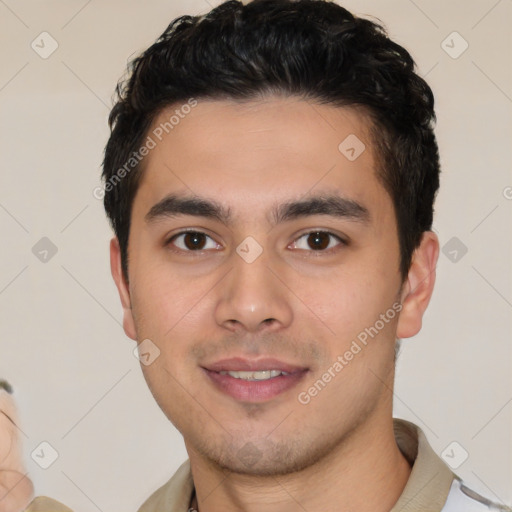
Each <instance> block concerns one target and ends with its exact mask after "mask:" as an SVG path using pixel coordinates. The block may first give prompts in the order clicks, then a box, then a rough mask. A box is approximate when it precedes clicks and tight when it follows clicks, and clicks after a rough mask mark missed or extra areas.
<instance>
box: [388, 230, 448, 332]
mask: <svg viewBox="0 0 512 512" xmlns="http://www.w3.org/2000/svg"><path fill="white" fill-rule="evenodd" d="M438 256H439V240H438V238H437V236H436V234H435V233H433V232H432V231H425V232H424V233H423V236H422V238H421V243H420V245H419V246H418V247H417V248H416V250H415V251H414V254H413V257H412V262H411V267H410V269H409V273H408V275H407V280H406V282H405V283H404V286H403V290H402V311H401V312H400V318H399V320H398V326H397V337H398V338H410V337H411V336H414V335H416V334H418V332H419V331H420V329H421V324H422V318H423V314H424V313H425V311H426V309H427V306H428V304H429V302H430V298H431V297H432V293H433V291H434V283H435V280H436V265H437V259H438Z"/></svg>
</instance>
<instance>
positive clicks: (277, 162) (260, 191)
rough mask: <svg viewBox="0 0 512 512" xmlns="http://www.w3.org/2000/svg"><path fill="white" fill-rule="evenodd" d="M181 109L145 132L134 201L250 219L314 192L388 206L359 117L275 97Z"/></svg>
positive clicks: (367, 126) (355, 112) (199, 103)
mask: <svg viewBox="0 0 512 512" xmlns="http://www.w3.org/2000/svg"><path fill="white" fill-rule="evenodd" d="M187 105H190V102H188V103H187V102H184V103H183V104H174V105H172V106H170V107H168V108H166V109H164V110H163V111H162V112H160V114H159V115H158V116H157V117H156V118H155V120H154V122H153V124H152V126H151V128H150V129H149V131H148V137H150V138H151V140H152V145H154V147H153V149H152V150H151V151H150V152H149V154H148V155H147V156H146V158H145V160H144V166H143V170H142V178H141V182H140V186H139V191H138V193H137V196H139V200H143V201H144V202H145V203H148V204H149V203H152V204H154V203H156V202H158V201H159V200H161V199H162V197H164V196H165V195H167V194H168V193H169V192H174V191H179V192H182V193H187V194H188V195H197V196H202V197H215V198H218V199H221V200H222V201H229V204H230V206H233V208H231V209H232V210H233V211H234V212H235V213H236V212H238V211H243V210H246V211H247V210H249V211H251V210H252V211H253V212H256V211H257V210H259V209H261V207H262V205H263V204H265V203H266V202H267V201H268V202H269V203H270V202H272V203H273V204H275V203H276V201H277V202H279V199H280V198H281V197H282V198H283V199H285V198H286V199H290V198H295V199H297V198H299V197H302V196H304V195H305V194H308V193H311V192H316V191H319V190H321V191H322V192H325V191H332V192H336V193H338V194H339V195H342V196H345V197H347V196H349V198H350V199H353V200H355V201H358V202H362V203H363V204H364V203H365V202H366V203H372V205H373V206H378V203H381V202H382V204H383V205H385V203H388V206H389V201H390V199H389V197H388V195H387V193H386V192H385V190H384V188H383V187H382V185H381V184H380V181H379V180H378V179H377V175H376V172H375V169H376V162H377V159H376V157H375V154H374V149H373V147H372V142H371V137H370V124H369V120H368V118H367V116H365V115H364V113H363V112H361V111H359V110H356V109H353V108H344V107H343V108H341V107H335V106H330V105H329V106H327V105H319V104H317V103H313V102H310V101H305V100H301V99H296V98H278V97H271V98H267V99H265V100H259V101H245V102H236V101H228V100H197V104H196V105H195V106H193V107H190V106H189V107H186V108H185V106H187ZM141 213H142V212H141ZM144 213H146V212H144Z"/></svg>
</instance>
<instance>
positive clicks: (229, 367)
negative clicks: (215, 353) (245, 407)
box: [201, 358, 309, 403]
mask: <svg viewBox="0 0 512 512" xmlns="http://www.w3.org/2000/svg"><path fill="white" fill-rule="evenodd" d="M201 369H202V370H203V371H204V372H205V374H206V375H207V377H208V378H209V380H210V382H211V383H212V384H213V385H214V386H215V387H216V388H217V389H218V390H220V391H221V392H222V393H224V394H227V395H229V396H231V397H232V398H234V399H236V400H240V401H244V402H252V403H257V402H264V401H268V400H270V399H272V398H275V397H277V396H278V395H281V394H283V393H285V392H286V391H289V390H290V389H292V388H293V387H295V386H296V385H297V384H298V383H299V382H300V381H301V380H302V379H303V378H304V377H305V375H306V374H307V373H308V371H309V368H306V367H300V366H296V365H291V364H288V363H285V362H283V361H278V360H276V359H268V358H266V359H258V360H250V359H243V358H232V359H224V360H222V361H217V362H216V363H213V364H210V365H206V366H203V367H201Z"/></svg>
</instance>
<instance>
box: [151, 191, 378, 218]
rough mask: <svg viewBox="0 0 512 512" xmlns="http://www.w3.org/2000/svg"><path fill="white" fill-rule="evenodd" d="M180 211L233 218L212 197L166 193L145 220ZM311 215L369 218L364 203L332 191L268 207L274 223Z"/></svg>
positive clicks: (177, 213) (228, 211)
mask: <svg viewBox="0 0 512 512" xmlns="http://www.w3.org/2000/svg"><path fill="white" fill-rule="evenodd" d="M180 215H192V216H195V217H204V218H207V219H213V220H217V221H219V222H221V223H222V224H224V225H226V226H229V225H230V224H232V220H233V217H232V214H231V210H230V208H227V207H225V206H224V205H222V204H220V203H219V202H217V201H215V200H212V199H207V198H202V197H197V196H181V195H177V194H170V195H168V196H166V197H165V198H163V199H162V200H161V201H159V202H158V203H156V204H155V205H154V206H152V207H151V209H150V210H149V212H148V213H147V214H146V216H145V220H146V222H148V223H151V222H155V221H158V220H160V219H164V218H172V217H177V216H180ZM312 215H328V216H331V217H336V218H341V219H347V220H351V221H356V222H361V223H369V221H370V212H369V211H368V209H367V208H366V207H365V206H363V205H362V204H360V203H358V202H357V201H354V200H353V199H348V198H345V197H341V196H338V195H332V194H322V195H319V196H313V197H311V196H310V197H308V198H307V199H300V200H297V201H289V202H286V203H282V204H279V205H276V206H274V208H273V209H272V210H271V213H270V218H271V219H272V223H273V224H274V225H275V224H280V223H282V222H286V221H290V220H294V219H298V218H303V217H308V216H312Z"/></svg>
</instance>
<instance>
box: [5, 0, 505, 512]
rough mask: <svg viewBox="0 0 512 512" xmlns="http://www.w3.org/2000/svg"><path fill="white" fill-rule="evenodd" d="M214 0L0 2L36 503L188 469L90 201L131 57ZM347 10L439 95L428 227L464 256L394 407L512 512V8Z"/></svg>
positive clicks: (82, 506)
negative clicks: (44, 241)
mask: <svg viewBox="0 0 512 512" xmlns="http://www.w3.org/2000/svg"><path fill="white" fill-rule="evenodd" d="M218 3H220V2H216V4H218ZM213 5H214V3H213V2H212V0H209V1H205V0H189V1H185V0H180V1H178V0H174V1H172V0H167V1H163V0H149V1H146V2H135V1H133V0H132V1H121V0H110V1H105V0H104V1H100V0H90V1H87V0H66V1H64V0H61V1H54V0H52V1H50V0H48V1H35V0H33V1H28V0H0V49H1V50H0V51H1V66H0V109H1V110H0V120H1V128H0V161H1V174H0V180H1V181H0V230H1V233H2V241H3V243H2V244H1V249H0V257H1V266H0V268H1V273H0V326H1V333H0V344H1V345H0V376H2V377H4V378H7V379H8V380H9V381H11V382H12V384H13V385H14V387H15V390H16V391H15V397H16V399H17V401H18V404H19V407H20V413H21V417H22V421H23V430H24V433H25V434H26V436H25V437H24V449H25V456H26V460H27V467H28V470H29V474H30V477H31V478H32V479H33V481H34V483H35V486H36V492H37V493H38V494H46V495H50V496H53V497H55V498H57V499H59V500H61V501H63V502H65V503H66V504H68V506H70V507H72V508H74V510H75V511H76V512H82V511H84V512H85V511H94V510H100V511H105V512H107V511H115V510H118V511H121V510H122V511H127V510H135V509H136V508H137V507H138V506H139V505H140V504H141V502H142V501H143V500H144V499H145V498H146V497H147V496H148V495H149V494H150V492H152V491H153V490H154V489H155V488H156V487H157V486H158V485H160V484H162V483H164V481H166V480H167V479H168V478H169V477H170V476H171V474H172V473H173V472H174V470H175V469H176V468H177V467H178V466H179V465H180V464H181V462H182V461H183V460H185V458H186V452H185V449H184V445H183V442H182V438H181V436H180V435H179V433H178V432H177V431H175V430H174V428H173V427H172V425H171V424H170V423H169V422H168V421H167V420H166V419H165V417H164V416H163V414H162V413H161V412H160V410H159V409H158V407H157V406H156V404H155V403H154V401H153V399H152V397H151V395H150V393H149V391H148V390H147V387H146V384H145V382H144V379H143V378H142V375H141V371H140V368H139V362H138V360H137V359H135V357H134V356H133V354H132V350H133V348H134V347H135V343H134V342H132V341H130V340H128V339H127V338H126V337H125V335H124V333H123V331H122V329H121V327H120V321H121V308H120V304H119V302H118V297H117V293H116V290H115V288H114V285H113V283H112V281H111V277H110V271H109V262H108V241H109V238H110V236H111V234H110V230H109V228H108V225H107V222H106V220H105V217H104V213H103V207H102V204H101V202H100V201H98V200H97V199H95V198H94V197H93V194H92V191H93V189H94V188H95V187H96V186H98V184H99V174H100V163H101V159H102V151H103V147H104V144H105V142H106V140H107V136H108V130H107V123H106V118H107V115H108V111H109V108H108V107H109V106H110V105H111V96H112V92H113V89H114V85H115V83H116V82H117V80H118V78H119V77H120V76H121V75H122V74H123V72H124V70H125V66H126V61H127V59H128V58H129V57H131V56H133V55H134V54H135V53H137V52H139V51H141V50H142V49H144V48H145V47H146V46H148V45H149V44H150V43H151V42H152V41H154V39H155V38H156V37H157V36H158V35H160V33H161V32H162V31H163V29H164V28H165V27H166V26H167V24H168V22H170V21H171V19H173V18H174V17H176V16H178V15H181V14H199V13H204V12H206V11H207V10H209V9H210V7H211V6H213ZM343 5H345V6H346V7H348V8H349V9H351V10H353V11H354V12H356V13H358V14H371V15H374V16H377V17H379V18H380V19H381V20H382V21H383V22H384V23H385V24H386V26H387V27H388V29H389V32H390V34H391V36H392V37H393V38H395V39H396V40H397V41H398V42H400V43H401V44H403V45H405V46H406V47H407V48H408V49H409V50H410V51H411V52H412V54H413V56H414V58H415V59H416V61H417V63H418V67H419V70H420V73H421V74H422V75H426V77H427V80H428V81H429V83H430V84H431V86H432V87H433V89H434V92H435V94H436V99H437V112H438V128H437V134H438V140H439V144H440V149H441V154H442V164H443V175H442V185H441V192H440V195H439V197H438V201H437V208H436V210H437V212H436V220H435V229H436V231H437V232H438V234H439V236H440V240H441V244H442V245H443V246H444V245H445V244H446V243H447V242H448V241H449V240H450V239H451V238H452V237H457V238H458V239H459V240H460V242H461V243H463V244H464V245H465V246H466V247H467V249H468V252H467V254H465V255H464V256H462V257H461V254H462V253H461V252H460V250H458V258H459V259H458V261H456V262H453V261H451V260H450V258H452V259H453V257H454V254H453V253H452V254H451V255H450V254H448V256H450V258H449V257H448V256H447V255H445V254H441V257H440V260H439V265H438V281H437V286H436V291H435V294H434V297H433V300H432V303H431V306H430V308H429V310H428V313H427V315H426V318H425V322H424V328H423V330H422V332H421V333H420V334H419V335H418V336H416V337H415V338H414V339H410V340H404V342H403V352H402V353H401V355H400V358H399V362H398V371H397V385H396V396H395V415H396V416H399V417H403V418H406V419H409V420H411V421H414V422H416V423H417V424H418V425H420V426H421V427H422V428H423V429H424V431H425V433H426V434H427V436H428V438H429V440H430V442H431V444H432V445H433V447H434V448H435V449H436V451H437V452H438V453H439V454H441V453H442V452H443V450H444V449H445V448H446V447H447V446H448V445H450V443H452V442H453V441H456V442H457V443H459V445H460V447H462V448H463V449H464V450H466V451H467V452H468V454H469V457H468V458H467V460H466V461H465V462H464V463H463V464H462V465H461V466H460V467H459V468H458V469H457V470H456V472H457V473H458V474H459V475H460V476H461V477H463V478H464V479H466V480H467V482H468V483H469V484H470V485H471V486H472V487H473V488H475V489H476V490H478V491H480V492H482V493H483V494H485V495H487V496H489V497H491V498H492V499H494V500H496V501H502V502H506V503H509V504H510V502H511V501H512V489H511V485H510V484H511V482H512V470H511V461H512V454H511V451H512V439H511V432H512V425H511V423H512V421H511V420H512V385H511V374H512V372H511V370H512V368H511V366H512V364H511V363H512V361H511V338H512V336H511V334H512V328H511V311H512V309H511V308H512V287H511V261H512V254H511V233H512V231H511V224H512V223H511V210H512V200H511V199H510V198H511V197H512V189H511V188H507V187H512V176H511V174H510V169H511V152H510V146H511V140H512V137H511V135H512V134H511V131H512V130H511V123H510V120H511V107H512V99H511V97H512V87H511V84H512V76H511V72H512V66H511V63H512V59H511V53H512V52H511V31H510V26H511V21H512V2H511V1H510V0H500V1H496V0H479V1H475V0H473V1H470V2H468V1H463V0H457V1H450V2H445V1H441V0H435V1H433V0H429V1H427V0H415V1H412V0H392V1H390V0H388V1H377V0H348V1H346V2H344V3H343ZM43 31H47V32H49V33H50V34H51V36H52V37H53V38H54V39H55V40H56V41H57V43H58V45H59V46H58V49H57V50H56V51H55V52H54V53H53V54H52V55H51V56H49V57H48V58H47V59H43V58H41V57H40V56H39V55H38V54H37V53H36V52H35V51H34V50H33V49H32V48H31V43H32V41H34V40H35V41H36V43H37V42H38V41H39V45H40V46H41V43H40V37H39V34H40V33H41V32H43ZM453 31H457V32H458V33H459V34H460V35H461V36H462V37H463V38H464V40H465V41H467V43H468V44H469V47H468V49H467V50H466V51H465V52H464V53H463V54H462V55H460V56H459V57H458V58H456V59H454V58H452V57H451V56H450V55H448V53H446V51H445V49H443V47H442V42H443V41H444V40H446V38H447V36H449V35H450V34H451V33H452V32H453ZM48 41H49V40H46V43H45V48H46V49H48V48H49V42H48ZM462 44H463V41H462V40H461V39H460V38H458V36H455V39H454V36H451V38H448V39H447V40H446V42H445V43H444V46H445V48H446V49H448V50H449V51H451V53H452V54H454V52H457V51H459V50H460V49H461V48H462V46H461V45H462ZM446 45H448V48H447V46H446ZM450 46H452V47H453V48H451V49H449V47H450ZM507 197H508V199H507ZM44 236H46V237H48V238H49V239H50V240H51V241H52V242H53V243H54V244H55V245H56V246H57V248H58V252H57V254H56V255H55V256H53V257H52V258H51V259H49V261H47V262H46V263H43V262H41V261H40V260H39V259H38V258H37V257H36V256H35V255H34V254H33V253H32V247H33V246H34V245H35V244H36V243H37V242H38V241H39V240H40V239H41V238H42V237H44ZM452 243H453V242H452ZM457 243H458V242H457ZM448 247H449V248H450V246H448ZM450 250H452V249H450ZM446 252H448V250H447V251H446ZM42 441H47V442H49V443H50V444H51V445H52V446H53V447H54V448H55V450H56V451H57V452H58V454H59V457H58V459H57V460H56V461H55V462H54V463H53V464H52V465H51V466H50V467H49V468H48V469H46V470H44V469H41V468H40V467H39V466H38V465H37V464H36V463H35V462H34V461H33V460H32V458H31V457H30V454H31V452H32V451H33V450H35V449H36V448H37V447H38V446H39V444H40V443H41V442H42ZM459 445H456V446H455V451H454V452H453V454H454V457H458V458H460V457H462V455H463V452H462V451H461V448H460V447H459ZM36 453H40V452H36ZM449 453H450V452H449ZM45 456H46V457H47V456H48V450H46V455H45Z"/></svg>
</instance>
